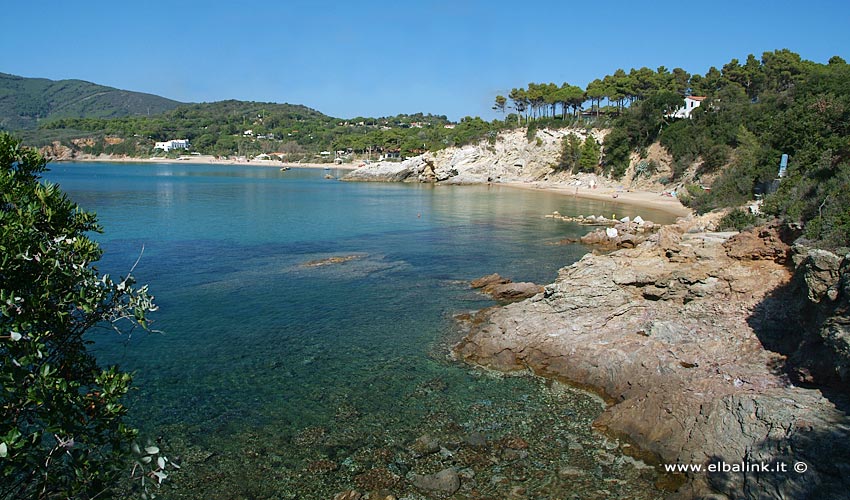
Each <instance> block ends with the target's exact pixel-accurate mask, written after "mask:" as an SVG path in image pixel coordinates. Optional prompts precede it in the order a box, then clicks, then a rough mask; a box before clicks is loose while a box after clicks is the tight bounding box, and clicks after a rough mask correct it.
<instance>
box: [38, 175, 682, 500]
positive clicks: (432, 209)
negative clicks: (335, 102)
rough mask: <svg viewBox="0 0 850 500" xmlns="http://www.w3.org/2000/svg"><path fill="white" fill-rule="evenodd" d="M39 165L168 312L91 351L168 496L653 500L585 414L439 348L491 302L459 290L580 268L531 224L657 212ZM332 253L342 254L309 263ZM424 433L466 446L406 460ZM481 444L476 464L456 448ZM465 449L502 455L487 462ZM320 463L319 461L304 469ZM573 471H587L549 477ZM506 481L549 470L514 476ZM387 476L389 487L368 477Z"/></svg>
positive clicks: (567, 394) (573, 251)
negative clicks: (177, 465)
mask: <svg viewBox="0 0 850 500" xmlns="http://www.w3.org/2000/svg"><path fill="white" fill-rule="evenodd" d="M51 168H52V171H51V172H50V173H49V174H48V175H47V176H46V178H47V179H48V180H50V181H54V182H58V183H59V184H60V185H61V187H62V188H63V189H64V190H65V191H66V192H68V193H69V195H70V196H71V198H72V199H73V200H75V201H76V202H77V203H79V204H80V205H81V206H82V207H84V208H85V209H88V210H93V211H96V212H97V214H98V216H99V220H100V222H101V224H102V225H103V227H104V231H105V232H104V234H102V235H98V236H97V239H98V240H99V241H100V242H101V243H102V245H103V247H104V250H105V255H104V258H103V260H102V261H101V262H100V263H99V264H98V267H99V269H100V270H101V271H103V272H108V273H112V274H123V273H126V272H127V271H128V270H129V269H130V268H131V267H132V265H133V263H134V262H135V261H136V259H137V258H138V257H139V255H140V254H141V259H140V261H139V264H138V266H137V267H136V270H135V275H136V277H137V278H138V280H139V282H141V283H149V284H150V287H151V290H152V292H153V293H154V294H155V295H156V297H157V302H158V304H159V305H160V309H161V310H160V312H158V313H157V314H156V315H155V316H154V319H155V321H156V323H155V324H154V327H155V328H157V329H159V330H162V331H164V333H163V334H160V335H145V334H141V335H140V334H134V335H133V336H132V337H131V338H129V339H127V338H119V337H116V336H114V335H98V336H97V337H96V343H95V345H94V346H93V348H94V349H95V351H96V353H97V356H98V357H99V359H100V360H101V362H102V363H104V364H105V363H119V364H120V365H121V366H122V367H123V368H124V369H128V370H133V371H135V372H136V377H135V387H136V388H137V389H136V390H135V391H134V392H133V393H132V396H131V398H130V401H129V405H130V406H131V408H132V411H133V416H134V417H133V419H134V423H136V424H137V425H139V426H141V427H142V429H143V430H144V432H145V433H146V434H147V435H150V436H154V437H156V436H160V437H161V440H162V441H163V443H164V447H165V448H167V449H168V448H170V450H171V452H170V453H171V454H172V455H173V456H175V455H181V456H182V457H183V459H184V468H183V469H182V470H181V472H180V474H178V475H176V476H175V477H174V478H173V480H172V481H171V482H170V486H168V488H170V489H169V495H170V496H172V497H184V498H193V497H200V496H205V497H209V498H329V497H330V496H332V494H333V493H334V492H337V491H341V490H344V489H348V488H352V489H354V488H358V489H360V491H364V490H368V489H370V488H372V489H380V488H384V487H385V486H386V488H384V489H386V491H390V492H394V493H395V494H396V495H398V496H399V497H401V496H402V495H403V494H409V495H425V497H428V493H427V492H424V491H421V490H417V489H416V488H414V487H412V486H411V485H410V484H409V483H408V482H406V481H405V480H404V479H403V478H404V475H405V473H407V472H408V471H410V470H413V471H415V472H422V473H424V472H428V471H429V470H430V469H434V470H439V469H440V468H444V467H446V466H454V467H456V468H458V469H460V470H467V469H468V470H471V471H472V472H473V476H474V477H470V478H465V479H464V481H463V487H462V489H461V490H460V491H459V492H458V493H457V495H459V496H457V495H456V498H488V497H487V495H493V496H494V497H500V496H501V495H505V494H508V493H510V492H511V491H513V492H514V493H516V491H514V490H515V489H516V488H520V487H522V488H525V491H526V493H525V495H526V496H527V497H528V498H561V496H560V495H567V496H566V497H569V496H570V495H577V496H578V497H593V496H594V494H596V495H603V496H601V497H604V495H605V494H606V493H594V492H597V491H602V492H607V493H608V494H614V493H616V491H614V492H612V488H615V487H616V488H632V487H634V488H636V491H638V492H639V493H638V494H639V495H644V493H645V495H647V496H646V497H647V498H651V497H652V495H654V494H655V493H653V492H654V490H653V489H651V488H647V487H646V485H643V486H641V484H640V481H643V482H645V483H649V484H651V480H652V479H653V477H652V473H651V471H650V472H647V471H642V470H640V469H637V468H634V467H625V466H624V467H622V468H616V470H614V468H612V469H611V470H607V469H605V467H613V466H611V465H610V464H609V465H607V466H606V464H605V461H610V460H614V461H619V462H616V463H618V464H619V463H621V462H623V461H624V460H626V461H627V459H624V458H623V457H622V455H621V454H620V453H619V450H616V448H617V447H616V446H613V449H614V450H613V452H612V453H613V454H614V455H611V453H609V452H608V451H604V452H603V451H602V450H603V449H604V448H605V444H606V442H605V439H604V438H603V437H602V436H598V435H595V434H593V433H592V432H591V431H590V429H589V425H588V424H589V421H590V420H591V419H592V418H593V417H594V416H595V415H596V414H598V412H599V411H600V406H599V405H598V403H597V402H595V401H594V400H593V399H592V398H590V397H589V396H587V395H584V394H581V393H577V392H575V391H570V390H561V389H557V390H555V389H552V388H551V387H549V385H548V384H545V383H543V382H541V381H536V380H532V379H525V378H522V379H521V378H509V379H498V378H494V377H492V376H487V375H485V374H482V373H481V372H479V371H476V370H474V369H471V368H470V367H467V366H462V365H458V364H453V363H450V362H448V361H446V360H445V354H446V349H445V345H446V342H447V340H446V339H447V336H448V335H450V334H451V331H452V325H453V320H452V316H453V315H454V314H457V313H460V312H465V311H469V310H474V309H480V308H482V307H486V306H489V305H492V302H490V301H488V300H487V299H486V298H485V297H483V296H482V295H480V294H478V293H477V292H475V291H471V290H470V289H469V286H468V282H469V280H471V279H474V278H476V277H479V276H481V275H484V274H489V273H492V272H498V273H500V274H502V275H503V276H506V277H510V278H512V279H514V280H515V281H535V282H538V283H548V282H550V281H552V280H553V279H554V277H555V275H556V273H557V270H558V268H560V267H562V266H565V265H568V264H570V263H572V262H574V261H575V260H577V259H578V258H579V257H580V256H581V255H582V254H583V253H584V252H585V251H586V249H585V248H582V247H580V246H577V245H559V244H557V243H558V242H559V241H560V240H561V239H563V238H566V237H577V236H580V235H581V234H583V232H584V228H580V227H578V226H575V225H572V224H569V223H565V222H561V221H554V220H552V219H546V218H544V217H543V216H544V215H545V214H548V213H551V212H552V211H554V210H558V211H559V212H561V213H562V214H573V215H577V214H591V213H593V214H605V215H610V214H611V213H616V214H617V216H618V217H621V216H625V215H629V216H635V215H641V216H642V217H643V218H645V219H650V220H654V221H656V222H666V221H669V220H670V219H671V217H670V216H668V215H666V214H662V213H659V212H653V211H651V210H647V209H632V208H629V207H624V206H622V205H619V204H615V203H613V202H594V201H588V200H576V199H574V198H572V197H568V196H558V195H553V194H547V193H541V192H531V191H524V190H516V189H509V188H501V187H498V186H490V187H487V186H463V187H448V186H438V187H434V186H430V185H418V184H416V185H407V184H376V183H368V184H365V183H345V182H336V181H332V180H326V179H324V175H325V173H326V172H324V171H322V170H309V169H295V170H291V171H288V172H279V171H278V170H277V169H273V168H263V167H245V166H218V165H213V166H210V165H180V164H178V165H174V164H161V165H154V164H144V165H136V164H84V163H76V164H58V165H57V164H54V165H52V167H51ZM331 173H334V174H341V173H342V172H335V171H332V172H331ZM142 248H144V252H143V253H142ZM329 257H351V259H350V260H347V261H345V262H338V263H332V264H327V265H320V266H314V265H309V264H310V263H311V262H314V261H317V260H320V259H326V258H329ZM425 432H428V433H430V434H432V435H435V436H438V437H439V439H440V440H441V444H446V443H448V444H450V445H451V444H452V443H453V442H454V441H457V442H458V443H460V444H459V445H458V446H459V447H458V448H457V449H456V450H455V451H452V450H448V449H447V448H445V446H444V450H446V453H449V454H450V455H451V456H444V455H446V453H443V454H433V455H429V456H425V457H415V456H412V455H411V454H410V452H409V450H408V448H409V446H410V443H411V442H412V441H413V440H414V439H416V438H417V437H419V436H421V435H422V434H423V433H425ZM475 432H480V433H482V435H484V436H485V438H486V439H487V442H488V445H487V446H486V448H481V449H479V448H474V447H468V446H466V445H465V444H463V443H464V439H465V436H467V437H468V435H469V434H470V433H475ZM506 436H514V437H519V438H521V439H523V440H524V441H526V442H527V443H528V450H529V451H528V457H523V458H522V459H518V460H513V461H510V460H508V461H507V462H505V463H502V462H504V461H502V462H499V457H501V455H498V454H499V453H501V452H500V451H493V450H499V449H508V448H504V446H502V448H499V446H501V445H498V443H501V442H502V441H499V440H500V439H503V438H505V437H506ZM452 440H454V441H452ZM570 443H573V445H572V447H571V446H570ZM575 443H584V444H583V445H580V446H581V449H579V448H578V446H576V445H575ZM503 444H504V443H503ZM452 446H454V445H452ZM450 447H451V446H450ZM610 447H611V446H609V448H610ZM485 449H486V451H483V450H485ZM469 450H472V451H469ZM476 450H477V451H476ZM467 451H468V455H469V457H467V458H458V456H461V455H463V453H465V452H467ZM502 451H504V450H502ZM609 451H610V450H609ZM476 453H479V454H481V453H484V454H492V453H497V455H498V456H497V463H496V465H493V461H492V460H490V461H487V460H483V459H482V460H479V459H480V458H481V457H478V455H476ZM600 453H603V454H608V455H611V456H613V457H614V458H613V459H611V458H610V457H605V456H602V458H601V459H600V458H599V457H600V456H601V455H600ZM464 456H465V455H464ZM488 456H489V455H488ZM476 457H477V458H476ZM571 457H572V458H571ZM533 459H536V460H538V462H539V463H536V465H531V464H530V463H526V462H529V461H530V460H533ZM476 460H479V461H480V462H481V463H480V464H478V465H477V466H476V465H475V464H476V463H478V462H476ZM599 460H602V461H601V462H600V461H599ZM325 461H326V462H328V463H331V464H333V466H329V467H326V466H322V465H315V464H316V463H319V464H324V463H325ZM541 461H542V462H541ZM508 462H510V464H508ZM544 462H545V463H544ZM500 464H501V465H500ZM506 464H507V465H506ZM573 464H579V465H577V467H580V468H582V469H581V470H583V471H585V472H586V474H585V475H582V476H576V475H575V474H572V473H571V474H567V475H564V474H561V475H558V471H559V470H561V472H563V470H562V469H563V468H564V467H572V466H573ZM582 464H584V465H582ZM325 465H327V464H325ZM520 466H521V467H525V468H526V469H528V470H539V471H546V472H545V473H543V475H542V476H541V477H537V476H535V475H532V476H533V477H531V478H529V477H525V478H523V477H520V478H519V479H517V478H516V477H513V476H511V474H513V472H510V471H511V470H514V469H516V468H517V467H520ZM494 467H495V468H496V470H494ZM327 468H330V469H332V470H330V471H327V470H325V469H327ZM503 469H504V470H503ZM620 469H622V470H623V472H620ZM317 470H319V472H316V471H317ZM376 470H378V471H379V472H374V471H376ZM434 470H430V472H434ZM506 471H507V472H506ZM384 472H386V473H387V474H390V475H391V477H396V478H397V479H396V480H395V482H393V481H392V480H386V478H384V479H385V480H384V481H383V482H381V481H379V480H377V479H375V478H374V477H373V476H376V475H377V476H380V475H381V474H384ZM370 474H371V475H370ZM612 474H613V476H612ZM623 474H625V475H626V476H622V475H623ZM392 475H394V476H392ZM467 475H469V474H468V473H467ZM527 475H528V474H526V476H527ZM538 475H539V474H538ZM502 476H504V477H506V478H507V479H506V480H505V481H501V479H499V478H500V477H502ZM621 476H622V477H621ZM364 477H365V478H364ZM493 477H496V480H494V479H493ZM611 477H614V478H616V477H620V479H619V481H622V482H623V483H624V485H621V484H619V483H616V484H615V483H612V482H611V481H610V479H611ZM369 481H372V482H369ZM375 481H377V482H375ZM585 483H586V484H585ZM612 484H614V486H612ZM388 485H389V486H388ZM606 488H608V489H606ZM514 493H511V494H514ZM482 495H483V496H482ZM630 495H631V496H634V493H630ZM601 497H600V498H601ZM410 498H421V497H416V496H411V497H410Z"/></svg>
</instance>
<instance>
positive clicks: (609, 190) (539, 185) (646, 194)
mask: <svg viewBox="0 0 850 500" xmlns="http://www.w3.org/2000/svg"><path fill="white" fill-rule="evenodd" d="M502 185H505V186H511V187H515V188H519V189H529V190H540V191H548V192H552V193H559V194H562V195H565V196H576V197H578V198H587V199H591V200H605V201H615V202H617V203H623V204H627V205H632V206H638V207H645V208H653V209H656V210H663V211H665V212H667V213H670V214H673V215H676V216H680V217H682V216H686V215H690V214H691V213H692V211H691V209H689V208H688V207H685V206H683V205H682V204H681V203H680V202H679V200H678V199H676V198H674V197H671V196H664V195H662V194H661V193H654V192H651V191H629V190H621V189H617V188H614V187H610V186H600V187H599V188H597V189H591V188H589V187H585V186H581V187H577V186H571V185H566V184H561V183H559V184H553V183H546V182H505V183H502ZM615 195H616V196H615Z"/></svg>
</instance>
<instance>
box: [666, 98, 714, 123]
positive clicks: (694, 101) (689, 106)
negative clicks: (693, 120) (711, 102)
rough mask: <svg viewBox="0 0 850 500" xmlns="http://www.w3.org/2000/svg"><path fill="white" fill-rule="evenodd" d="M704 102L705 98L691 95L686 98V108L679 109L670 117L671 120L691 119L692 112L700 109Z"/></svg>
mask: <svg viewBox="0 0 850 500" xmlns="http://www.w3.org/2000/svg"><path fill="white" fill-rule="evenodd" d="M704 100H705V96H698V95H689V96H687V97H685V106H684V107H682V108H679V109H677V110H676V111H674V112H673V113H672V114H670V115H668V116H669V117H671V118H690V117H691V112H692V111H693V110H695V109H696V108H698V107H699V105H700V104H702V101H704Z"/></svg>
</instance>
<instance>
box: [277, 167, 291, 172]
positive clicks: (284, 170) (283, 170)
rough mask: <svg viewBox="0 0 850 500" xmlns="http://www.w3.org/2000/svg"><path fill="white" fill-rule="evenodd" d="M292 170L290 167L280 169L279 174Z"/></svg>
mask: <svg viewBox="0 0 850 500" xmlns="http://www.w3.org/2000/svg"><path fill="white" fill-rule="evenodd" d="M290 169H292V167H280V171H281V172H286V171H287V170H290Z"/></svg>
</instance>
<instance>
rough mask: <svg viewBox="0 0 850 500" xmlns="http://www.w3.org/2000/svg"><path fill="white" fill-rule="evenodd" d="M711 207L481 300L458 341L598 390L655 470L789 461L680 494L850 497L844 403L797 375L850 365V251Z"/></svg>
mask: <svg viewBox="0 0 850 500" xmlns="http://www.w3.org/2000/svg"><path fill="white" fill-rule="evenodd" d="M716 219H717V217H716V216H714V217H702V218H693V217H689V218H682V219H679V221H678V222H677V223H676V224H674V225H671V226H665V227H662V228H661V229H660V231H658V232H657V233H655V234H654V235H652V236H651V237H649V238H648V239H647V240H646V241H644V242H643V243H641V244H639V245H638V246H636V247H635V248H628V249H621V250H618V251H615V252H613V253H610V254H607V255H594V254H587V255H585V256H584V257H583V258H582V259H581V260H580V261H578V262H576V263H575V264H573V265H571V266H569V267H566V268H564V269H562V270H561V271H560V273H559V276H558V278H557V280H556V281H555V282H554V283H552V284H550V285H547V286H546V287H545V291H544V292H543V293H540V294H538V295H536V296H534V297H533V298H531V299H528V300H525V301H523V302H517V303H514V304H510V305H506V306H503V307H497V308H491V309H486V310H484V311H481V312H479V313H478V314H477V316H476V317H474V318H473V319H472V321H471V322H470V324H469V325H468V326H469V332H468V334H467V335H466V337H465V338H464V339H463V340H462V341H461V342H460V343H459V344H458V345H457V346H456V347H455V349H454V353H455V355H456V357H457V358H459V359H461V360H463V361H466V362H468V363H472V364H475V365H479V366H483V367H486V368H490V369H495V370H499V371H502V372H514V373H529V372H530V373H533V374H536V375H539V376H544V377H549V378H555V379H559V380H563V381H567V382H569V383H572V384H574V385H577V386H580V387H584V388H587V389H589V390H592V391H595V392H597V393H600V394H601V395H602V396H603V397H604V398H605V399H606V400H607V401H608V402H609V405H608V408H607V409H606V410H605V412H604V413H603V414H602V415H601V416H600V417H599V418H598V419H597V420H596V421H595V424H594V425H595V426H597V427H598V428H600V429H602V430H604V431H607V432H609V433H612V434H613V435H616V436H621V437H623V438H625V439H626V440H627V441H631V442H632V443H634V444H637V445H638V446H639V447H640V448H641V449H642V450H644V451H646V452H648V453H649V457H645V458H648V459H649V460H650V461H654V462H656V463H658V464H660V465H659V466H660V467H661V466H662V465H663V464H682V465H694V466H703V467H708V465H709V464H712V463H725V464H741V463H744V464H750V465H751V466H754V465H755V464H771V467H779V468H782V467H785V468H787V471H786V472H767V471H752V470H751V471H747V472H746V473H736V472H723V471H720V472H716V473H706V472H688V473H687V474H686V477H685V478H683V479H686V481H684V484H683V485H682V486H680V487H679V488H678V490H677V491H676V492H675V493H673V494H672V495H671V496H672V497H673V498H777V499H779V498H809V497H811V496H813V495H814V494H822V495H825V496H824V498H845V497H846V493H847V491H848V488H850V479H848V478H850V476H848V474H847V472H848V470H847V468H848V465H847V464H850V453H849V452H848V449H847V448H848V447H847V445H846V443H848V442H850V441H848V439H849V438H850V420H848V418H847V416H846V414H845V410H846V408H847V406H846V403H845V400H844V399H843V396H842V395H841V394H839V393H838V391H832V390H829V389H826V390H825V391H824V392H822V391H821V390H819V389H815V388H805V387H803V386H802V384H803V382H805V381H808V382H820V383H823V384H825V387H829V386H830V385H831V386H833V387H838V388H840V387H845V388H846V383H847V382H848V378H850V363H848V361H850V351H848V340H850V322H848V319H847V311H848V297H850V255H847V256H843V257H839V256H836V255H833V254H830V253H829V252H823V251H819V250H808V249H805V248H803V247H795V248H794V249H792V248H791V247H790V246H789V245H788V244H787V242H786V241H785V240H788V239H790V238H792V237H793V235H791V234H785V233H787V231H785V230H783V229H781V228H768V229H761V230H753V231H749V232H744V233H740V234H739V233H720V232H716V231H713V228H714V224H715V221H716ZM792 262H796V263H797V268H796V269H797V270H796V271H794V268H793V266H792ZM798 462H802V463H804V464H805V467H806V469H807V470H806V471H805V472H802V473H800V472H797V471H795V470H794V465H795V464H796V463H798ZM782 464H785V465H782ZM801 467H803V466H799V465H798V466H797V468H798V469H799V468H801ZM662 470H663V467H662Z"/></svg>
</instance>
